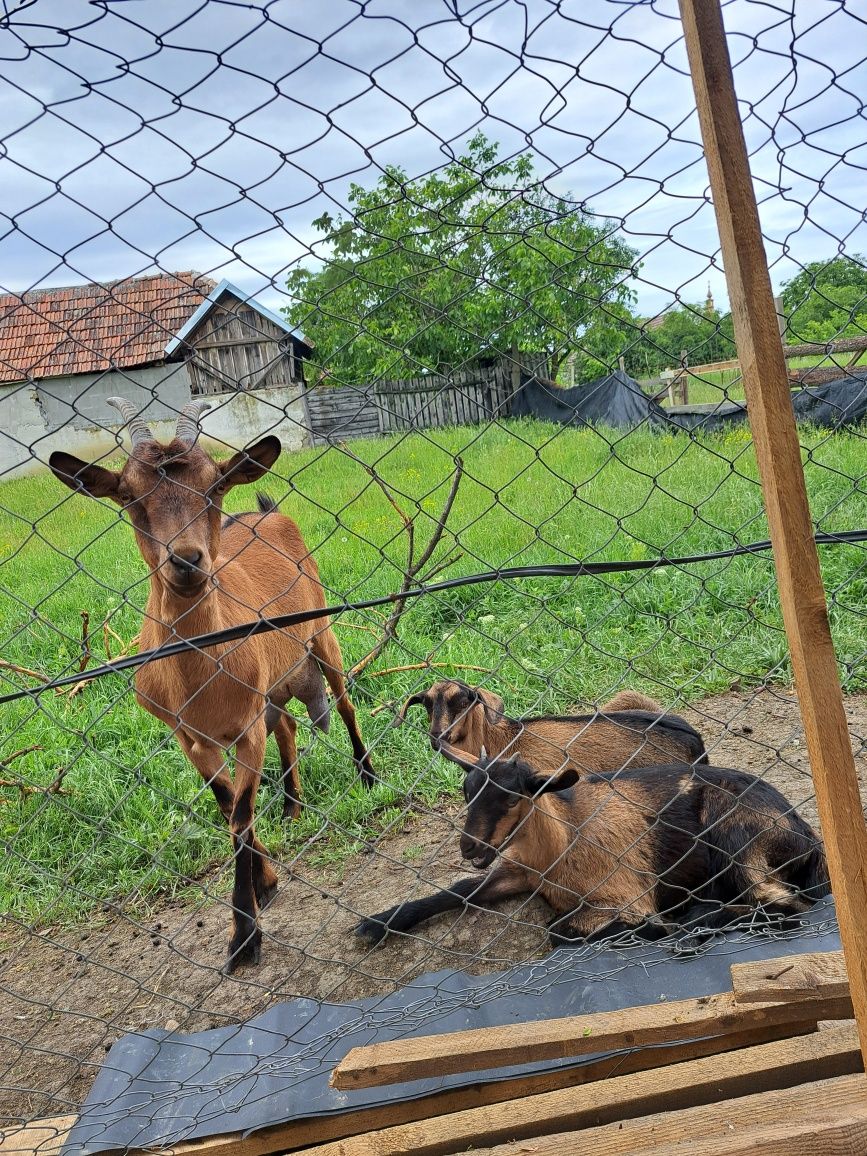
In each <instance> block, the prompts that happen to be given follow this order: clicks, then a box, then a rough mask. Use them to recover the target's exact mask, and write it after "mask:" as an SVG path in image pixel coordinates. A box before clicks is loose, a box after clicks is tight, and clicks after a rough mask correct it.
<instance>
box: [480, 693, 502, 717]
mask: <svg viewBox="0 0 867 1156" xmlns="http://www.w3.org/2000/svg"><path fill="white" fill-rule="evenodd" d="M476 694H477V695H478V696H479V698H480V699H481V700H482V706H483V707H484V708H485V717H486V718H487V720H488V722H492V723H495V722H498V721H499V720H500V719H501V718H502V717H503V715H504V714H505V713H506V704H505V703H504V702H503V700H502V699H501V698H500V696H499V695H498V694H494V692H493V691H491V690H477V691H476Z"/></svg>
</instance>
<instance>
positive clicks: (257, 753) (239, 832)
mask: <svg viewBox="0 0 867 1156" xmlns="http://www.w3.org/2000/svg"><path fill="white" fill-rule="evenodd" d="M265 737H266V730H265V722H264V719H260V720H259V721H257V722H256V723H255V724H254V725H253V726H251V727H250V728H249V729H248V730H247V732H246V734H244V735H243V737H242V738H240V739H239V740H238V742H237V745H236V747H235V802H234V806H233V807H232V817H231V820H230V823H229V826H230V828H231V832H232V844H233V846H234V848H235V883H234V887H233V888H232V935H231V938H230V939H229V957H228V959H227V960H226V964H225V969H224V970H225V972H226V974H227V975H230V974H231V973H232V972H233V971H234V970H235V969H236V968H237V967H239V966H240V965H241V964H245V963H251V964H256V963H258V962H259V955H260V951H261V944H262V931H261V928H260V927H259V922H258V911H259V906H258V903H257V898H256V888H255V886H254V876H255V863H256V861H257V859H258V856H257V855H256V853H255V851H254V849H253V847H254V843H255V835H254V834H253V812H254V809H255V804H256V792H257V790H258V789H259V782H260V780H261V777H262V763H263V762H264V758H265ZM269 898H270V896H269Z"/></svg>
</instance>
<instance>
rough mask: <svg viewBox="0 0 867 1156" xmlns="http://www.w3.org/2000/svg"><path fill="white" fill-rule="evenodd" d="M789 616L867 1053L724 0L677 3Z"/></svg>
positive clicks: (842, 807)
mask: <svg viewBox="0 0 867 1156" xmlns="http://www.w3.org/2000/svg"><path fill="white" fill-rule="evenodd" d="M680 13H681V18H682V20H683V30H684V36H685V40H686V47H687V52H688V55H689V64H690V71H691V73H692V83H693V87H694V89H695V99H696V107H697V109H698V115H699V121H700V124H701V132H702V138H703V142H704V152H705V156H706V158H707V165H708V170H709V173H710V184H711V191H712V193H713V200H714V208H715V210H716V216H717V224H718V226H719V234H720V243H721V247H722V255H723V262H724V265H725V273H726V280H727V282H728V290H729V300H730V301H731V309H732V317H733V320H734V330H735V340H736V343H737V349H738V356H739V358H740V363H741V369H742V372H743V378H744V389H745V391H746V396H747V408H748V411H749V419H750V425H751V426H752V432H753V441H754V443H755V448H756V457H757V459H758V465H759V472H760V474H761V480H762V489H763V491H764V497H765V506H766V509H767V515H768V525H769V528H770V534H771V541H772V543H773V547H774V563H775V566H776V571H777V584H778V586H779V590H780V602H781V604H782V609H783V619H784V622H785V626H786V634H787V636H788V640H789V649H790V651H791V655H792V668H793V670H794V675H795V686H796V688H797V692H798V699H799V702H800V707H801V716H802V718H803V720H804V730H805V733H806V739H807V749H808V751H809V755H810V763H811V766H812V771H813V781H814V783H815V787H816V802H817V805H818V809H819V817H820V819H821V823H822V833H823V835H824V838H825V846H826V849H827V853H828V867H829V870H830V875H831V885H832V888H833V891H834V898H835V900H836V903H837V917H838V921H839V924H840V936H841V938H842V941H843V949H844V954H845V958H846V967H847V970H848V973H849V983H850V989H851V993H852V1002H853V1005H854V1009H855V1017H856V1020H857V1023H858V1032H859V1036H860V1040H861V1051H862V1054H864V1055H865V1056H867V826H865V823H864V816H863V814H862V811H861V798H860V795H859V791H858V778H857V775H856V772H855V761H854V759H853V757H852V748H851V746H850V742H849V731H848V728H847V725H846V714H845V710H844V707H843V696H842V692H841V689H840V679H839V675H838V671H837V661H836V657H835V655H834V647H833V644H832V642H831V631H830V628H829V625H828V611H827V606H826V603H825V591H824V588H823V585H822V575H821V572H820V570H819V558H818V554H817V551H816V544H815V542H814V540H813V526H812V522H811V519H810V508H809V504H808V501H807V488H806V485H805V482H804V471H803V467H802V465H801V450H800V445H799V442H798V433H797V429H796V427H795V417H794V412H793V410H792V401H791V395H790V392H789V383H788V377H787V374H786V363H785V360H784V358H783V348H782V343H781V341H780V333H779V327H778V324H777V314H776V309H775V307H774V295H773V291H772V289H771V280H770V276H769V274H768V265H767V258H766V256H765V251H764V246H763V244H762V235H761V227H760V224H759V214H758V208H757V205H756V197H755V191H754V189H753V184H752V179H751V175H750V167H749V159H748V156H747V150H746V144H745V141H744V133H743V126H742V124H741V120H740V116H739V113H738V106H737V98H736V96H735V88H734V78H733V76H732V70H731V61H730V59H729V53H728V46H727V44H726V38H725V28H724V26H723V19H722V10H721V7H720V3H719V0H680Z"/></svg>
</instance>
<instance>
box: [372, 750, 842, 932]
mask: <svg viewBox="0 0 867 1156" xmlns="http://www.w3.org/2000/svg"><path fill="white" fill-rule="evenodd" d="M440 750H441V752H442V754H444V755H445V756H446V757H447V758H450V759H452V761H453V762H456V763H457V764H458V765H459V766H461V767H463V768H464V770H465V771H466V772H467V775H466V778H465V780H464V796H465V798H466V801H467V812H466V820H465V825H464V831H463V834H462V835H461V855H462V856H463V858H464V859H467V860H470V862H472V864H473V866H474V867H476V868H485V867H488V866H490V864H491V863H493V861H494V859H495V858H496V857H497V855H498V854H499V856H500V861H499V863H498V864H497V866H496V867H494V869H493V870H492V871H490V872H489V873H488V874H487V875H485V876H483V877H482V878H479V876H470V877H469V878H465V879H458V880H457V881H456V882H455V883H453V884H452V885H451V887H449V888H447V889H446V890H445V891H440V892H439V893H438V894H436V895H431V896H430V897H428V898H427V899H414V900H412V901H410V902H406V903H402V904H399V905H398V906H396V907H392V908H389V910H388V911H381V912H379V914H378V915H372V916H370V918H368V919H364V920H363V921H362V922H361V923H360V924H359V925H358V927H357V928H356V934H357V935H359V936H360V937H362V938H363V939H366V940H367V941H369V942H370V943H378V942H379V941H380V940H381V939H383V938H384V937H385V935H386V934H387V933H388V932H389V931H409V930H410V928H413V927H415V926H416V925H417V924H418V923H421V922H422V921H423V920H425V919H430V918H431V916H434V915H438V914H440V913H441V912H443V911H450V910H453V909H455V908H460V907H463V906H467V905H472V906H476V907H488V906H490V904H492V903H494V902H496V901H497V900H500V899H505V898H507V897H508V896H515V895H527V894H535V893H539V894H540V895H542V896H543V897H544V898H545V899H546V900H547V901H548V903H549V904H550V905H551V907H552V908H553V909H554V911H555V912H556V918H555V919H554V920H553V922H552V923H550V924H549V930H550V932H551V940H552V942H553V943H554V944H557V943H566V942H571V941H573V940H576V939H578V940H590V939H600V938H603V937H607V936H610V935H615V934H618V933H620V932H623V931H626V930H632V931H636V932H638V933H639V934H641V935H644V936H646V937H648V938H659V937H662V936H664V935H667V934H669V933H671V932H672V931H673V930H674V928H675V927H677V926H680V927H688V928H697V927H702V928H713V927H722V926H725V925H726V924H728V923H732V922H734V921H735V920H736V919H740V918H743V917H744V915H748V914H750V913H753V912H760V913H762V914H763V915H766V916H768V917H791V916H794V915H797V914H799V913H802V912H804V911H806V910H807V909H808V908H810V907H811V906H812V905H813V903H815V902H816V901H817V900H818V899H821V898H823V897H824V896H826V895H827V894H828V893H829V886H828V874H827V869H826V864H825V855H824V851H823V848H822V844H821V842H820V840H819V838H818V836H817V835H816V833H815V832H814V831H813V829H812V827H810V825H809V824H808V823H806V822H805V821H804V820H803V819H802V818H801V817H800V816H799V815H798V814H797V812H796V811H795V810H794V809H793V808H792V806H791V805H790V804H789V803H788V802H787V801H786V799H785V798H784V797H783V796H782V795H781V794H780V792H779V791H778V790H776V789H775V788H774V787H772V786H770V784H768V783H765V782H763V781H762V780H761V779H757V778H755V776H753V775H747V774H743V773H741V772H740V771H732V770H726V769H724V768H722V767H709V766H700V767H694V766H688V765H685V764H680V763H676V764H671V765H669V766H655V767H639V768H635V769H631V770H626V771H621V772H619V773H615V774H599V775H593V776H591V777H590V778H581V779H580V780H579V775H578V772H577V771H576V770H575V769H574V768H566V769H564V770H563V771H561V772H559V773H557V774H555V775H553V776H549V775H548V774H540V773H539V772H538V771H536V770H535V769H534V768H533V767H531V766H530V765H529V764H528V763H527V762H524V761H523V760H522V759H521V758H520V757H517V756H516V757H513V758H510V759H506V760H502V759H500V760H498V759H496V758H493V759H491V758H488V757H487V755H485V754H484V753H483V754H482V757H480V758H479V759H475V758H474V757H473V756H472V755H469V754H467V752H465V751H462V750H459V749H457V748H454V747H450V746H449V745H448V744H446V743H443V744H442V745H441V747H440Z"/></svg>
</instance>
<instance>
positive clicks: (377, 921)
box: [355, 915, 389, 947]
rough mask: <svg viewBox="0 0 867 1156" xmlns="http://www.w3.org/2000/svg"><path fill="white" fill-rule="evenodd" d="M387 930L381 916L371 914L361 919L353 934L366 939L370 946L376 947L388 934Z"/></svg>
mask: <svg viewBox="0 0 867 1156" xmlns="http://www.w3.org/2000/svg"><path fill="white" fill-rule="evenodd" d="M388 930H389V929H388V925H387V924H386V923H385V921H384V919H383V918H382V917H378V916H376V915H371V917H370V918H369V919H362V921H361V922H360V923H359V924H358V925H357V926H356V928H355V934H356V935H357V936H358V938H359V939H365V940H367V942H368V943H369V944H370V945H371V947H376V945H377V944H378V943H382V941H383V940H384V939H385V937H386V936H387V935H388Z"/></svg>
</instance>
